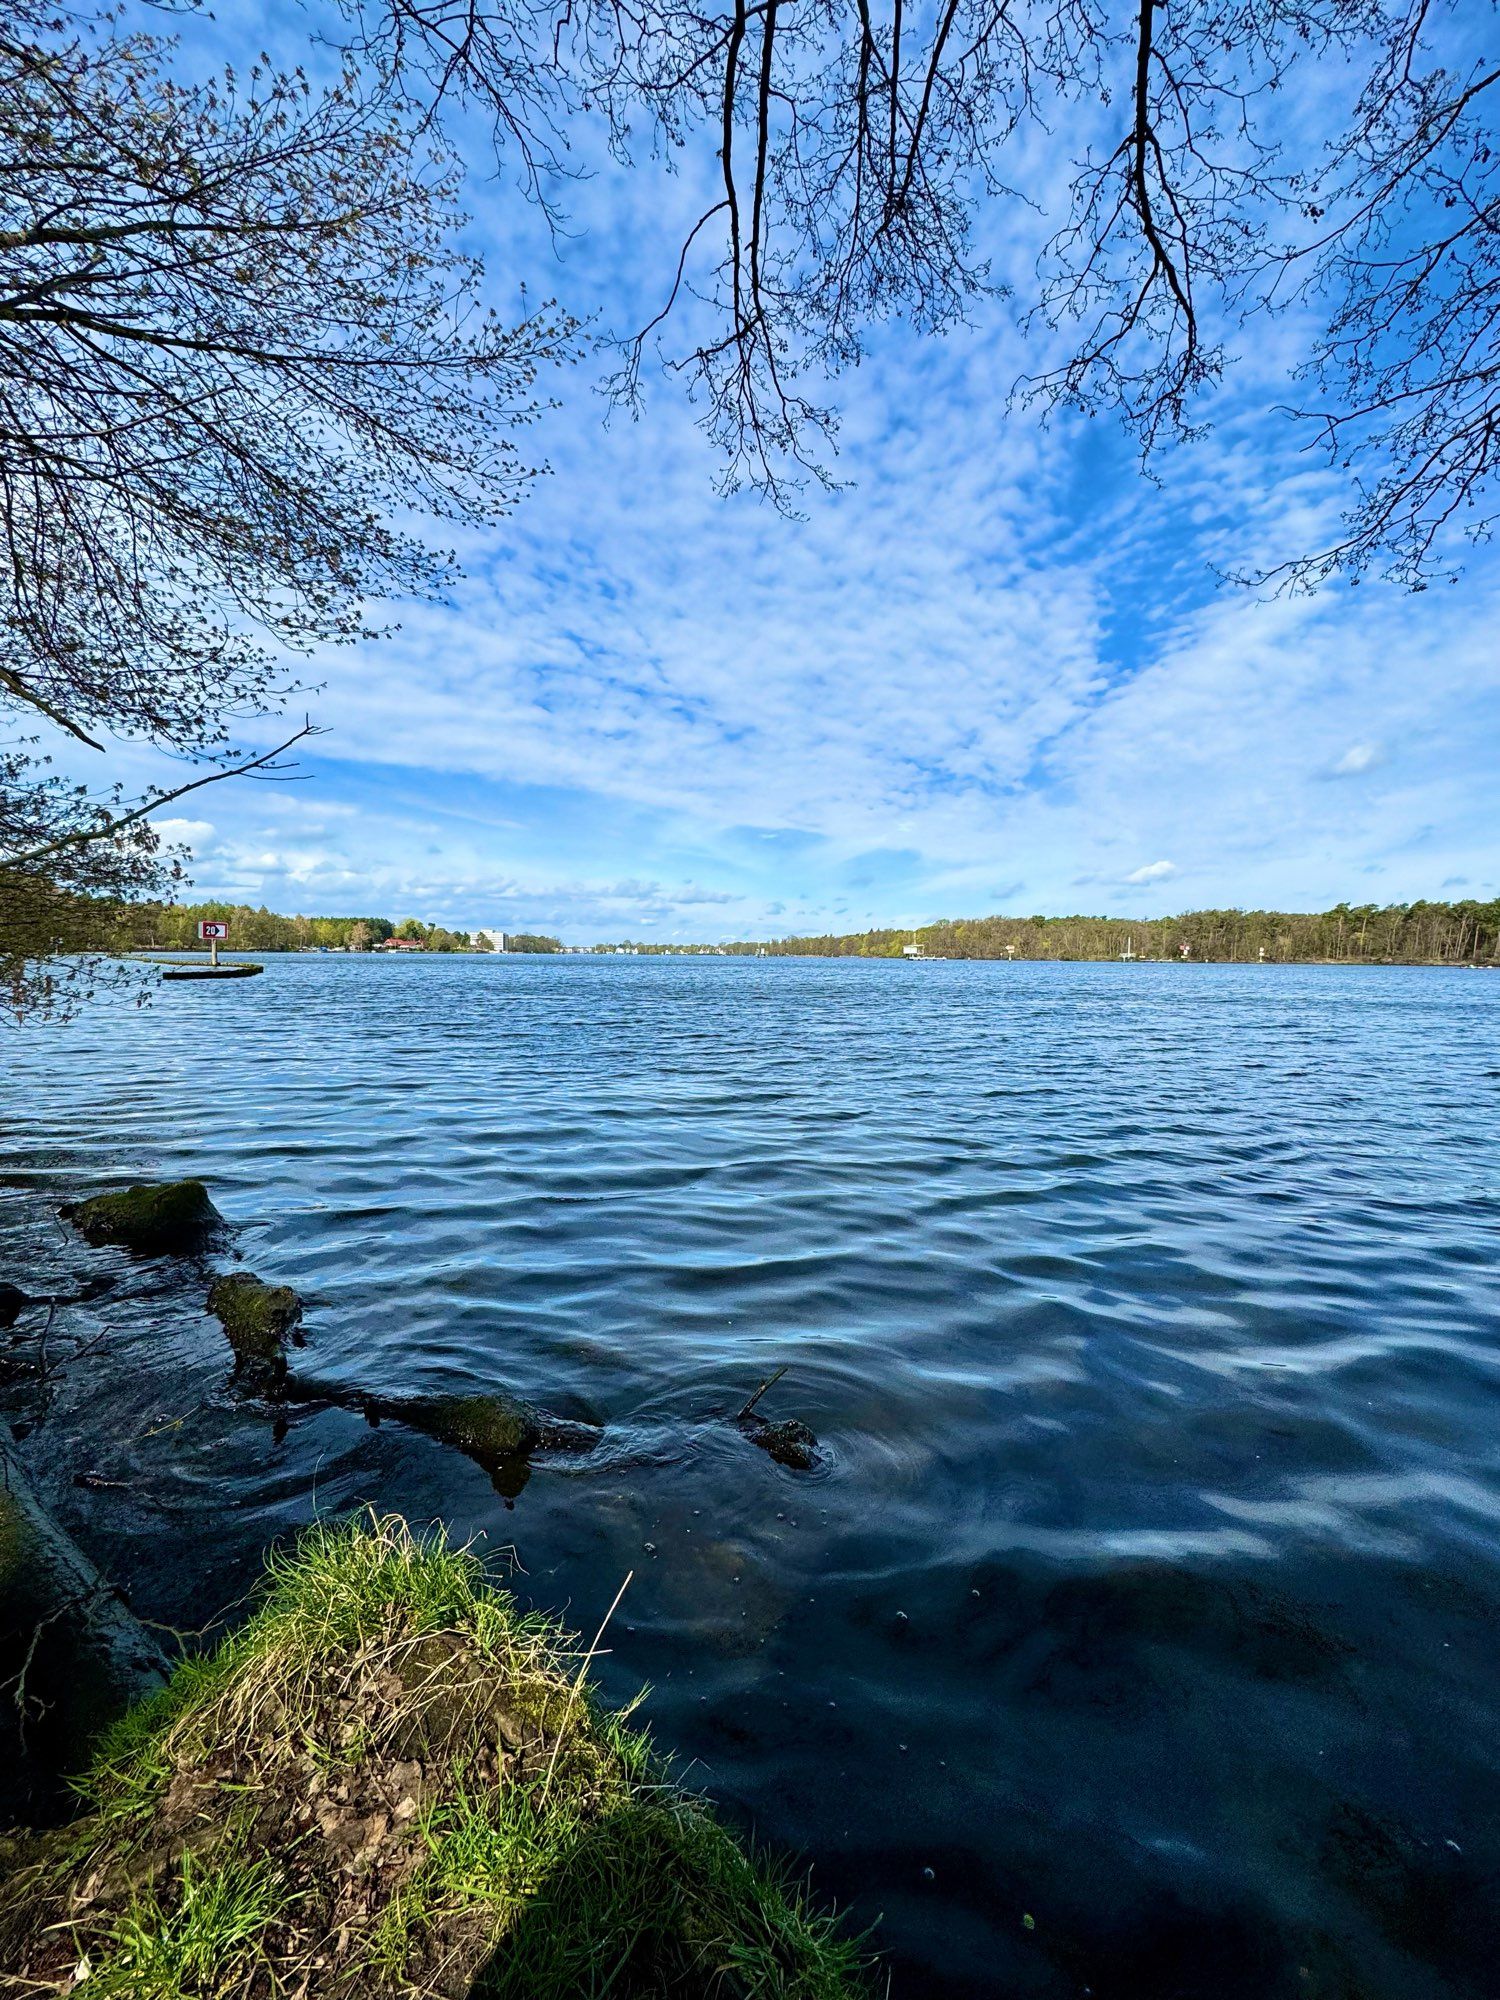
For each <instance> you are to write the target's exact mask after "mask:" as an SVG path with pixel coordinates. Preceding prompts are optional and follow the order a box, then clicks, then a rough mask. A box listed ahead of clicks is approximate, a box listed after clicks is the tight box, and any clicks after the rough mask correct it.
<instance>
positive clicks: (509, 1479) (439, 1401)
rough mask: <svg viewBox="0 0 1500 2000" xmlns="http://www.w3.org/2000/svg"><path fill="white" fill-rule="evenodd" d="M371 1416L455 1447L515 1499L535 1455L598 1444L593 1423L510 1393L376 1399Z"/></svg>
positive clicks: (370, 1405) (368, 1408)
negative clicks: (552, 1411)
mask: <svg viewBox="0 0 1500 2000" xmlns="http://www.w3.org/2000/svg"><path fill="white" fill-rule="evenodd" d="M365 1414H366V1415H367V1416H370V1417H375V1418H381V1417H389V1418H391V1419H392V1420H393V1421H394V1422H396V1423H401V1424H410V1425H411V1427H412V1429H413V1430H418V1431H422V1432H424V1433H425V1434H426V1435H427V1436H428V1437H432V1438H436V1439H437V1440H438V1442H439V1443H440V1444H451V1445H453V1446H454V1447H455V1449H456V1450H458V1451H461V1452H463V1453H465V1454H466V1455H467V1456H468V1457H469V1458H472V1459H473V1460H474V1462H475V1464H476V1465H482V1466H483V1467H484V1469H485V1471H486V1472H487V1473H489V1475H490V1477H491V1479H492V1480H493V1481H494V1482H495V1487H496V1490H497V1491H498V1492H500V1493H503V1494H505V1495H507V1496H508V1497H513V1496H514V1495H515V1494H516V1493H518V1492H519V1491H520V1489H521V1487H522V1486H523V1485H524V1484H525V1483H526V1461H527V1460H528V1459H529V1458H530V1456H531V1454H532V1453H533V1452H534V1451H589V1450H591V1449H592V1448H593V1446H594V1445H596V1444H597V1443H598V1442H599V1432H598V1430H597V1428H596V1427H595V1426H594V1425H593V1424H580V1423H571V1422H569V1421H568V1420H567V1419H565V1418H563V1417H554V1416H551V1415H549V1414H548V1412H547V1411H545V1410H539V1409H537V1408H536V1406H535V1405H534V1404H532V1403H527V1402H523V1401H522V1399H521V1398H520V1397H519V1396H512V1395H510V1394H508V1393H507V1392H506V1391H505V1390H503V1389H500V1390H491V1391H489V1392H487V1393H484V1394H479V1395H473V1396H413V1397H403V1398H400V1399H397V1400H391V1401H383V1400H371V1401H368V1402H367V1403H366V1405H365Z"/></svg>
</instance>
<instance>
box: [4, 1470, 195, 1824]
mask: <svg viewBox="0 0 1500 2000" xmlns="http://www.w3.org/2000/svg"><path fill="white" fill-rule="evenodd" d="M167 1671H168V1664H167V1660H166V1657H165V1655H164V1654H163V1652H162V1650H161V1647H160V1646H159V1645H158V1644H157V1643H156V1641H155V1639H153V1638H152V1637H151V1635H150V1633H149V1632H147V1630H146V1628H145V1627H144V1626H143V1625H142V1624H141V1622H140V1620H139V1619H138V1618H136V1617H135V1615H134V1614H133V1613H132V1611H131V1610H130V1608H129V1606H128V1605H127V1604H126V1603H125V1601H124V1599H123V1598H122V1597H121V1596H120V1594H119V1592H118V1591H117V1590H116V1589H115V1588H114V1587H113V1586H112V1585H111V1584H110V1583H109V1582H107V1581H106V1579H105V1578H104V1577H102V1576H101V1575H100V1574H99V1572H98V1570H97V1569H95V1567H94V1565H93V1564H92V1563H91V1562H90V1561H89V1559H88V1557H87V1556H86V1555H85V1554H84V1553H83V1551H82V1550H81V1549H80V1548H79V1547H78V1545H77V1543H76V1542H74V1540H73V1539H72V1537H71V1536H70V1535H69V1534H68V1533H67V1532H66V1530H65V1529H63V1528H62V1527H60V1526H59V1525H58V1523H57V1522H56V1521H54V1520H53V1518H52V1516H51V1515H50V1514H49V1513H48V1512H47V1509H46V1508H45V1507H44V1506H43V1504H42V1502H41V1501H40V1500H39V1499H38V1497H37V1495H36V1493H35V1491H34V1490H33V1488H32V1486H31V1483H30V1481H29V1480H28V1479H27V1477H26V1474H25V1472H24V1470H23V1469H22V1466H21V1463H20V1460H19V1458H18V1457H17V1456H16V1454H15V1453H14V1452H13V1451H12V1450H11V1448H10V1446H9V1445H8V1444H7V1443H6V1442H5V1441H4V1440H3V1438H0V1681H3V1699H0V1772H3V1773H4V1775H3V1777H0V1818H3V1817H19V1816H20V1811H21V1809H22V1808H23V1807H24V1808H25V1810H26V1811H27V1812H29V1814H30V1815H31V1816H32V1817H33V1818H34V1819H41V1818H46V1817H49V1816H51V1814H52V1813H54V1812H56V1811H58V1810H59V1809H60V1808H61V1807H62V1806H63V1805H64V1804H65V1802H66V1798H67V1794H66V1791H65V1788H64V1780H65V1779H66V1778H67V1777H69V1776H71V1774H72V1773H73V1772H75V1771H77V1770H79V1769H81V1768H82V1766H83V1764H84V1762H85V1760H86V1758H87V1756H88V1753H89V1751H90V1748H91V1746H92V1744H93V1742H94V1740H95V1739H96V1738H97V1737H98V1735H99V1733H100V1731H101V1730H102V1729H104V1728H105V1727H106V1726H107V1725H108V1724H109V1723H111V1722H113V1721H114V1720H115V1718H116V1717H117V1716H118V1715H120V1714H122V1713H123V1711H124V1710H125V1709H126V1708H127V1707H128V1706H129V1705H130V1703H131V1702H132V1701H133V1700H135V1699H136V1698H137V1697H138V1696H139V1695H141V1694H144V1693H147V1692H149V1691H150V1690H151V1689H152V1688H154V1687H159V1686H161V1684H162V1683H163V1681H164V1680H165V1678H166V1675H167ZM7 1809H8V1810H7Z"/></svg>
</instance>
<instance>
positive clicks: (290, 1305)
mask: <svg viewBox="0 0 1500 2000" xmlns="http://www.w3.org/2000/svg"><path fill="white" fill-rule="evenodd" d="M208 1309H209V1311H210V1312H211V1313H212V1314H213V1316H214V1318H215V1319H216V1320H218V1322H219V1324H220V1326H222V1327H223V1329H224V1331H225V1333H226V1334H227V1335H228V1337H229V1345H230V1346H231V1347H232V1348H233V1349H234V1362H235V1375H236V1378H237V1379H238V1380H240V1381H241V1382H244V1383H246V1384H247V1385H249V1386H251V1387H254V1388H257V1389H259V1390H261V1391H262V1392H264V1393H267V1394H272V1395H279V1394H281V1392H282V1391H283V1390H284V1389H285V1387H286V1343H287V1336H288V1335H289V1334H290V1333H291V1332H292V1330H293V1328H294V1327H296V1326H297V1325H298V1323H299V1322H300V1320H301V1318H302V1301H301V1300H300V1299H299V1298H298V1297H297V1294H296V1293H295V1292H294V1291H293V1290H292V1288H291V1286H290V1285H268V1284H267V1283H266V1282H265V1280H264V1279H263V1278H257V1277H256V1275H255V1273H254V1272H253V1271H231V1272H230V1273H229V1274H228V1276H227V1277H223V1278H217V1279H215V1281H214V1285H213V1289H212V1290H211V1291H210V1292H209V1295H208Z"/></svg>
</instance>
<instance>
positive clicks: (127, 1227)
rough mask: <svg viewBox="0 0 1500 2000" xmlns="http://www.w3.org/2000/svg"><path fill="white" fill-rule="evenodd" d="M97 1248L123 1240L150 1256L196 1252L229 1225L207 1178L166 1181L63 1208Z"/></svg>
mask: <svg viewBox="0 0 1500 2000" xmlns="http://www.w3.org/2000/svg"><path fill="white" fill-rule="evenodd" d="M62 1214H63V1216H64V1218H65V1219H66V1220H67V1221H69V1222H71V1223H72V1225H73V1227H74V1228H75V1229H76V1230H77V1231H78V1233H79V1235H80V1236H82V1237H84V1238H85V1240H86V1241H88V1242H89V1243H92V1244H94V1245H95V1247H96V1248H98V1247H100V1246H102V1245H104V1244H117V1245H118V1246H119V1247H120V1248H121V1249H124V1250H134V1251H136V1252H137V1253H138V1254H139V1255H141V1256H145V1257H164V1256H165V1257H172V1256H186V1255H190V1254H191V1253H192V1252H193V1251H195V1250H202V1249H204V1248H205V1247H206V1246H207V1245H208V1244H210V1243H212V1242H213V1241H214V1239H215V1238H216V1237H218V1236H219V1235H221V1234H222V1233H223V1231H224V1229H225V1228H226V1227H227V1225H226V1223H225V1221H224V1218H223V1216H222V1215H220V1213H219V1211H218V1210H217V1209H216V1208H215V1207H214V1205H213V1203H212V1202H211V1201H210V1200H209V1198H208V1189H207V1188H206V1187H205V1186H204V1185H203V1183H202V1181H163V1182H158V1183H156V1184H155V1185H141V1186H137V1187H128V1188H122V1189H121V1190H120V1191H119V1192H118V1193H116V1194H96V1195H92V1196H91V1197H90V1198H89V1199H88V1200H87V1201H77V1202H69V1203H68V1204H67V1206H66V1207H64V1209H63V1210H62Z"/></svg>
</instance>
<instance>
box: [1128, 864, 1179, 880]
mask: <svg viewBox="0 0 1500 2000" xmlns="http://www.w3.org/2000/svg"><path fill="white" fill-rule="evenodd" d="M1176 873H1177V864H1176V862H1175V861H1148V862H1147V863H1146V865H1145V867H1144V868H1133V869H1132V870H1131V871H1130V873H1129V874H1128V875H1127V876H1126V877H1125V880H1126V881H1127V882H1164V881H1165V880H1166V879H1167V877H1168V876H1169V875H1175V874H1176Z"/></svg>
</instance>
